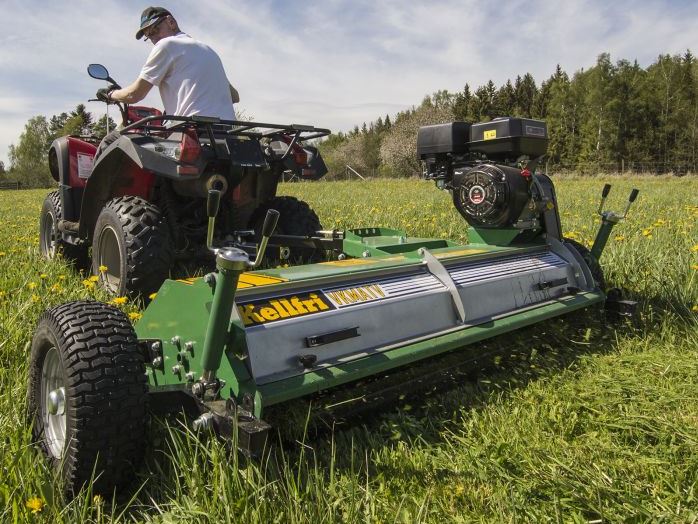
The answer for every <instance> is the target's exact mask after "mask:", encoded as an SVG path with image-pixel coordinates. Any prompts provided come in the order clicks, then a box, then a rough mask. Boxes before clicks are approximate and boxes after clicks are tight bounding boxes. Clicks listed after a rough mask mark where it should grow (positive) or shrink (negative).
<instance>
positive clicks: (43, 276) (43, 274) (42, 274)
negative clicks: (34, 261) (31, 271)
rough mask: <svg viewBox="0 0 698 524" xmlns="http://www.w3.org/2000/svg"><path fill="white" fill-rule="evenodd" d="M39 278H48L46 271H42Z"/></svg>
mask: <svg viewBox="0 0 698 524" xmlns="http://www.w3.org/2000/svg"><path fill="white" fill-rule="evenodd" d="M39 278H40V279H42V280H46V279H47V278H48V275H47V274H46V273H41V274H40V275H39Z"/></svg>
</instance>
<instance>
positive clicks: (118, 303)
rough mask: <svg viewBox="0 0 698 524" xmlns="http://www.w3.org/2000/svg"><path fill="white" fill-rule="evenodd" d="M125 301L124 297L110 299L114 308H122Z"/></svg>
mask: <svg viewBox="0 0 698 524" xmlns="http://www.w3.org/2000/svg"><path fill="white" fill-rule="evenodd" d="M127 300H128V298H126V297H115V298H113V299H112V301H111V303H112V304H114V305H115V306H123V305H124V304H125V303H126V301H127Z"/></svg>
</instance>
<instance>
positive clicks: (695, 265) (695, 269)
mask: <svg viewBox="0 0 698 524" xmlns="http://www.w3.org/2000/svg"><path fill="white" fill-rule="evenodd" d="M691 269H692V270H693V271H698V264H691ZM0 296H2V295H0Z"/></svg>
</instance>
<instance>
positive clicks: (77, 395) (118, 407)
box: [28, 301, 147, 497]
mask: <svg viewBox="0 0 698 524" xmlns="http://www.w3.org/2000/svg"><path fill="white" fill-rule="evenodd" d="M61 384H62V386H61ZM57 386H60V387H57ZM60 389H62V390H63V391H62V392H60V391H59V390H60ZM55 392H58V396H57V397H56V395H55ZM49 393H54V396H53V397H50V396H49ZM50 398H51V399H53V402H52V401H50V400H49V399H50ZM56 398H58V399H59V401H58V402H56V401H55V399H56ZM56 406H58V407H56ZM61 406H62V407H61ZM28 407H29V413H28V414H29V418H30V422H31V425H32V436H33V438H34V441H35V443H37V444H38V446H39V448H40V449H41V451H42V452H43V454H45V455H46V456H47V458H48V461H49V462H50V464H51V466H52V468H53V469H54V471H56V472H57V473H58V475H59V477H60V480H61V488H62V492H63V493H64V494H65V495H67V496H69V497H70V496H72V495H74V494H75V493H77V492H78V491H79V490H80V489H81V488H82V487H83V486H84V485H86V484H90V485H91V489H92V490H93V493H95V494H103V495H111V493H112V491H113V490H114V489H118V488H120V487H124V486H126V485H127V484H128V482H129V479H130V478H131V477H132V475H131V473H132V471H133V469H134V468H135V467H138V465H139V464H140V463H141V459H142V457H143V453H144V449H145V444H146V438H145V435H146V425H147V386H146V377H145V364H144V356H143V353H142V352H141V351H140V350H139V348H138V345H137V337H136V333H135V331H134V329H133V327H132V326H131V323H130V322H129V320H128V318H126V316H125V315H124V313H123V312H122V311H120V310H119V309H117V308H115V307H113V306H110V305H108V304H103V303H100V302H94V301H78V302H69V303H67V304H62V305H60V306H57V307H54V308H52V309H49V310H48V311H46V312H45V313H44V314H43V315H42V316H41V317H40V319H39V322H38V325H37V328H36V332H35V334H34V338H33V340H32V347H31V357H30V363H29V386H28ZM52 407H53V408H54V411H56V413H50V410H51V409H52ZM61 419H62V420H61ZM61 435H62V439H61V438H56V437H60V436H61Z"/></svg>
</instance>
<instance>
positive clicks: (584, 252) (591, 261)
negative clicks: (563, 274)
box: [563, 238, 606, 291]
mask: <svg viewBox="0 0 698 524" xmlns="http://www.w3.org/2000/svg"><path fill="white" fill-rule="evenodd" d="M563 241H564V243H565V244H568V245H570V246H572V247H573V248H574V249H576V250H577V253H579V255H580V256H581V257H582V258H583V259H584V262H586V263H587V266H589V270H590V271H591V276H592V277H593V278H594V281H595V282H596V285H597V286H598V287H599V289H601V291H604V290H605V289H606V279H605V277H604V275H603V268H602V267H601V264H599V261H598V260H596V258H594V256H593V255H592V254H591V251H589V249H588V248H587V247H586V246H585V245H583V244H581V243H579V242H577V241H576V240H572V239H571V238H564V239H563Z"/></svg>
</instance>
